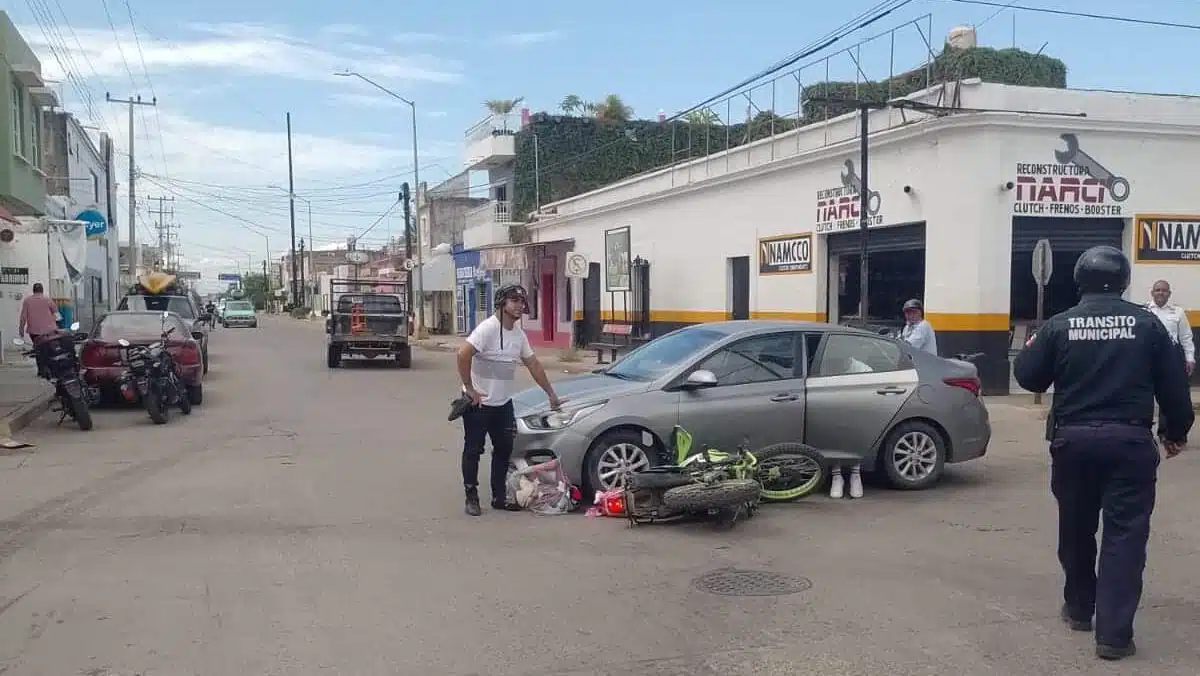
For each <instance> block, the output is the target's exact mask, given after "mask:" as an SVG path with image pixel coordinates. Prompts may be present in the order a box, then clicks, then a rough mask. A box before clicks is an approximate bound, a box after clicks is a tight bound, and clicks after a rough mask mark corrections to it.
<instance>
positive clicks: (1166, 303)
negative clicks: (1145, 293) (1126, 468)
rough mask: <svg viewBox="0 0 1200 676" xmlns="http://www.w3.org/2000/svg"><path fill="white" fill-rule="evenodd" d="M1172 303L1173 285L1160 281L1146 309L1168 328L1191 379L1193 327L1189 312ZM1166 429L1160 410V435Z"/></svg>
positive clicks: (1193, 348) (1193, 350)
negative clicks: (1189, 319) (1188, 315)
mask: <svg viewBox="0 0 1200 676" xmlns="http://www.w3.org/2000/svg"><path fill="white" fill-rule="evenodd" d="M1170 301H1171V285H1170V284H1169V283H1168V282H1167V280H1165V279H1160V280H1158V281H1157V282H1155V283H1154V285H1153V286H1151V287H1150V302H1149V303H1147V304H1146V309H1147V310H1149V311H1150V312H1153V313H1154V316H1155V317H1158V321H1160V322H1162V323H1163V326H1165V327H1166V328H1167V334H1168V335H1170V336H1171V342H1172V343H1174V344H1175V349H1176V350H1178V351H1179V354H1180V355H1181V356H1182V357H1183V368H1184V372H1186V373H1187V375H1188V377H1189V378H1190V377H1191V376H1192V372H1193V371H1195V370H1196V342H1195V340H1193V338H1192V326H1191V324H1190V323H1189V322H1188V318H1187V310H1184V309H1183V308H1181V307H1179V306H1178V305H1176V304H1175V303H1172V302H1170ZM1165 429H1166V426H1165V425H1163V418H1162V411H1161V410H1160V411H1159V413H1158V430H1159V434H1162V432H1163V430H1165Z"/></svg>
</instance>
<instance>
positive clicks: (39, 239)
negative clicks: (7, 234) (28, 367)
mask: <svg viewBox="0 0 1200 676" xmlns="http://www.w3.org/2000/svg"><path fill="white" fill-rule="evenodd" d="M48 254H49V248H48V242H47V240H46V233H44V232H43V233H24V232H18V233H17V234H16V237H15V239H13V241H12V242H11V243H10V244H0V266H3V267H28V268H29V284H24V285H16V284H0V333H2V334H3V336H2V337H3V339H4V341H5V342H6V343H8V342H11V341H12V339H13V338H15V337H16V335H17V320H18V318H19V317H20V313H21V299H23V298H24V297H25V296H28V295H29V294H30V293H31V292H32V290H33V284H34V283H36V282H41V283H42V286H44V287H46V290H47V292H49V289H50V284H49V280H48V277H49V275H50V268H49V262H48ZM0 349H6V348H3V347H0Z"/></svg>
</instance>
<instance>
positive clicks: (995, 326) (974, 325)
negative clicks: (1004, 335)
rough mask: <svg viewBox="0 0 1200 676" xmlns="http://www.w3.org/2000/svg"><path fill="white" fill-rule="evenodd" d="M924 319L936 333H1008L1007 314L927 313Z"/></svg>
mask: <svg viewBox="0 0 1200 676" xmlns="http://www.w3.org/2000/svg"><path fill="white" fill-rule="evenodd" d="M925 318H926V319H928V320H929V323H930V324H932V325H933V328H934V330H936V331H1008V327H1009V320H1008V313H1007V312H990V313H984V314H973V313H964V312H929V313H927V314H926V315H925Z"/></svg>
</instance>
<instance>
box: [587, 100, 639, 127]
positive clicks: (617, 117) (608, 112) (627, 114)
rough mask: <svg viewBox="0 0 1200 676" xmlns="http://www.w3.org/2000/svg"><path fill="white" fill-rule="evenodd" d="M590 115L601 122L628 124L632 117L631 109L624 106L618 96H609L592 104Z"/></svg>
mask: <svg viewBox="0 0 1200 676" xmlns="http://www.w3.org/2000/svg"><path fill="white" fill-rule="evenodd" d="M592 114H593V115H595V116H596V119H597V120H600V121H602V122H628V121H629V119H630V118H631V117H633V108H630V107H629V106H627V105H625V102H624V101H622V100H621V97H620V96H617V95H616V94H609V95H608V96H606V97H604V100H603V101H600V102H598V103H596V104H594V108H593V112H592Z"/></svg>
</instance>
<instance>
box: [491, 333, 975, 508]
mask: <svg viewBox="0 0 1200 676" xmlns="http://www.w3.org/2000/svg"><path fill="white" fill-rule="evenodd" d="M555 390H556V391H557V393H558V395H559V396H560V397H561V398H563V399H567V400H568V401H567V403H566V405H564V407H563V409H562V410H561V411H551V410H550V409H549V404H548V402H547V400H546V395H545V394H544V393H543V392H542V391H541V390H540V389H537V388H532V389H529V390H526V391H524V392H522V393H520V394H518V395H517V396H516V397H515V399H514V403H515V407H516V415H517V438H516V447H515V451H514V457H526V458H534V457H537V456H546V455H549V454H553V455H554V456H557V457H558V458H559V459H560V460H561V462H562V463H563V468H564V469H565V471H566V473H567V475H568V476H569V477H570V478H571V479H572V481H574V482H575V483H579V484H581V485H583V486H585V487H587V488H590V489H592V490H605V489H609V488H613V487H617V486H620V485H621V482H622V480H623V477H624V475H625V473H626V472H628V471H630V470H638V469H641V468H645V467H649V466H653V465H657V464H661V462H662V461H663V460H664V459H665V458H666V457H667V454H666V450H667V449H666V448H665V444H664V441H665V440H667V439H669V438H670V432H671V429H672V427H674V426H675V425H681V426H683V427H684V428H685V429H687V430H688V431H690V432H691V433H692V435H693V438H694V439H695V442H696V447H697V448H701V447H703V446H711V447H714V448H719V449H732V448H734V447H735V446H737V444H739V443H746V444H747V445H748V446H749V447H750V448H762V447H764V446H768V445H770V444H775V443H781V442H796V441H801V442H804V443H806V444H809V445H810V446H813V447H815V448H816V449H818V450H820V451H822V452H823V453H825V454H826V456H827V457H828V458H830V459H831V460H832V461H833V462H840V463H846V464H850V463H853V462H861V463H862V466H863V469H864V470H867V471H879V472H881V473H882V474H883V475H884V476H885V477H886V478H887V480H888V482H889V483H890V484H891V485H892V486H894V487H896V488H900V489H907V490H919V489H923V488H928V487H930V486H932V485H934V484H935V483H937V481H938V480H939V479H940V478H941V476H942V472H943V468H944V466H945V464H946V463H958V462H965V461H968V460H973V459H975V458H979V457H981V456H983V454H984V453H986V452H987V446H988V442H989V440H990V439H991V424H990V422H989V420H988V412H987V409H986V408H985V407H984V405H983V402H982V400H981V399H980V397H979V390H980V383H979V377H978V372H977V371H976V369H975V366H974V365H972V364H970V363H967V362H965V361H959V360H955V359H943V358H941V357H937V356H934V355H931V354H928V353H926V352H922V351H919V350H914V349H912V348H911V347H909V346H908V345H907V344H906V343H903V342H900V341H897V340H894V339H892V338H888V337H885V336H880V335H878V334H875V333H870V332H867V331H862V330H859V329H853V328H848V327H843V326H835V325H831V324H821V323H815V322H789V321H729V322H713V323H708V324H697V325H694V326H689V327H686V328H683V329H679V330H677V331H673V332H671V333H669V334H667V335H665V336H662V337H660V338H657V339H655V340H653V341H651V342H649V343H646V344H645V345H643V346H641V347H639V348H638V349H636V350H634V351H632V352H630V353H629V354H628V355H626V356H625V357H624V358H622V359H620V360H619V361H617V362H616V363H615V364H612V365H610V366H608V367H607V368H604V369H598V370H596V371H594V372H592V373H591V374H587V375H582V376H577V377H572V378H566V379H563V380H559V381H556V382H555Z"/></svg>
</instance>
